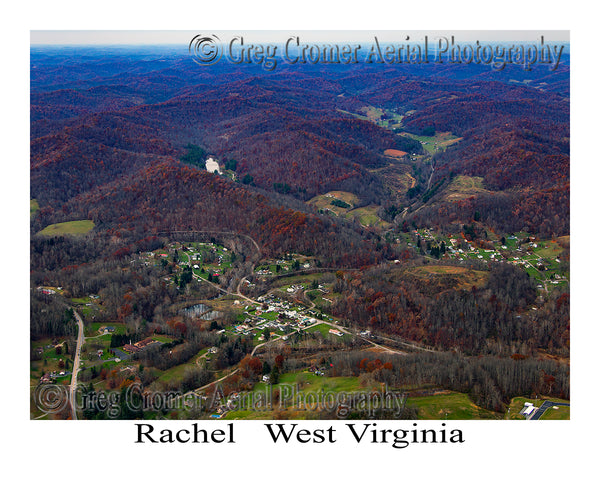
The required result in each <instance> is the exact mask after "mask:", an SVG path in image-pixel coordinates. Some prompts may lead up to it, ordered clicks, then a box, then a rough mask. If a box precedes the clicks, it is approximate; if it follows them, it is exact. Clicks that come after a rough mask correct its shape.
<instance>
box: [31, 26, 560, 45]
mask: <svg viewBox="0 0 600 480" xmlns="http://www.w3.org/2000/svg"><path fill="white" fill-rule="evenodd" d="M200 33H202V34H215V35H217V36H218V37H219V38H220V39H221V40H227V39H229V38H231V37H232V36H234V35H244V37H246V38H248V39H251V40H252V41H261V42H278V41H279V42H281V41H285V40H286V39H287V38H289V37H290V36H296V35H298V36H300V37H301V38H302V40H303V41H355V42H356V41H361V40H362V41H367V40H372V39H373V36H374V35H377V36H378V38H379V39H380V40H381V41H384V42H385V41H389V42H399V41H405V40H406V36H407V35H408V36H409V37H410V40H412V41H417V42H419V41H421V40H422V39H423V38H424V37H425V35H427V36H428V37H429V38H434V37H436V36H445V37H450V36H451V35H454V36H455V38H456V41H463V42H467V41H468V42H475V41H476V40H480V41H482V42H502V41H512V42H514V41H539V39H540V36H541V35H543V36H544V38H545V40H546V41H548V42H568V41H569V32H568V31H565V30H549V31H548V30H547V31H543V30H539V31H538V30H518V31H517V30H483V31H479V30H445V31H444V30H435V31H425V30H396V31H391V30H354V31H343V30H328V31H316V30H273V31H260V30H254V31H253V30H245V31H244V30H238V31H236V30H229V31H223V30H210V31H192V30H159V31H156V30H32V31H31V32H30V40H31V44H32V45H93V44H96V45H109V44H119V45H127V44H130V45H159V44H183V45H187V44H188V43H189V41H190V40H191V39H192V38H193V37H194V36H195V35H197V34H200Z"/></svg>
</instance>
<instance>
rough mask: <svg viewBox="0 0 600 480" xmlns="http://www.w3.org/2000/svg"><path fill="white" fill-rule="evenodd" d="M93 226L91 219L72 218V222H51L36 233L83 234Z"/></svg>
mask: <svg viewBox="0 0 600 480" xmlns="http://www.w3.org/2000/svg"><path fill="white" fill-rule="evenodd" d="M94 226H95V225H94V222H92V221H91V220H74V221H72V222H62V223H53V224H52V225H48V226H47V227H46V228H44V229H43V230H42V231H40V232H38V233H39V234H40V235H45V236H48V237H51V236H60V235H83V234H85V233H88V232H89V231H90V230H91V229H92V228H94Z"/></svg>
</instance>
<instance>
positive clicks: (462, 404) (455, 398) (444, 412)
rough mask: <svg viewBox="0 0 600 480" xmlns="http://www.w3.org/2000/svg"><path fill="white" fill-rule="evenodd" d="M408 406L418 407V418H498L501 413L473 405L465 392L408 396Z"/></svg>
mask: <svg viewBox="0 0 600 480" xmlns="http://www.w3.org/2000/svg"><path fill="white" fill-rule="evenodd" d="M406 405H407V406H408V407H416V408H417V409H418V418H419V419H420V420H446V419H447V420H477V419H499V418H502V417H501V414H498V413H496V412H492V411H489V410H485V409H484V408H481V407H478V406H477V405H475V404H474V403H473V402H472V401H471V399H470V398H469V396H468V395H467V394H466V393H444V394H440V395H428V396H425V397H409V398H408V399H407V401H406Z"/></svg>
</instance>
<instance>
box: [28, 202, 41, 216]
mask: <svg viewBox="0 0 600 480" xmlns="http://www.w3.org/2000/svg"><path fill="white" fill-rule="evenodd" d="M39 209H40V204H39V203H38V201H37V200H36V199H35V198H33V199H31V200H29V216H30V217H33V215H34V214H35V212H37V211H38V210H39Z"/></svg>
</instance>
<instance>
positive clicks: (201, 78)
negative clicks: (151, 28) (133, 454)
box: [29, 31, 570, 425]
mask: <svg viewBox="0 0 600 480" xmlns="http://www.w3.org/2000/svg"><path fill="white" fill-rule="evenodd" d="M59 33H60V32H53V35H58V34H59ZM88 33H89V34H90V35H92V34H93V32H88ZM345 33H346V34H345V35H342V34H339V35H337V36H335V37H329V36H328V35H327V32H299V33H294V32H250V31H248V32H233V31H219V32H215V33H214V34H213V33H210V32H209V33H206V34H198V33H194V32H183V34H182V35H181V34H180V35H179V38H182V39H183V41H181V43H177V42H162V43H161V42H160V39H159V40H157V42H156V43H154V44H152V43H137V44H131V45H128V44H126V42H123V44H122V45H117V46H114V45H110V46H109V45H103V44H102V42H101V41H100V42H90V43H86V42H85V39H84V40H82V42H81V43H80V44H76V45H60V44H57V42H55V41H53V39H52V35H50V34H49V33H48V32H32V33H31V46H30V219H29V222H30V241H29V246H30V293H29V297H30V418H31V419H32V420H33V419H35V420H57V419H61V420H67V419H71V420H119V419H129V420H170V419H173V420H211V421H215V422H217V423H218V422H219V421H230V420H231V421H233V420H246V419H247V420H272V419H278V420H353V419H356V420H365V419H387V420H410V421H417V420H443V421H446V420H448V421H450V420H472V419H479V420H481V419H488V420H515V421H521V420H567V419H569V418H570V267H569V265H570V49H569V33H568V32H561V31H557V32H549V33H544V32H542V33H539V32H524V33H522V38H521V37H519V38H517V37H515V38H510V37H508V36H506V35H505V36H504V38H501V39H500V40H498V39H495V38H496V37H490V36H489V35H488V34H489V32H460V31H458V32H454V33H448V34H446V33H443V34H438V35H434V34H427V33H426V32H425V33H422V32H414V33H410V32H409V34H408V35H402V36H400V35H395V34H394V32H382V33H380V34H377V35H376V34H373V33H369V34H365V32H362V33H361V35H358V36H357V35H355V36H353V35H352V32H345ZM98 35H100V33H98ZM88 36H89V35H88ZM489 38H492V39H491V40H490V39H489ZM498 38H500V37H498ZM48 39H50V40H48ZM534 53H535V56H534V55H533V54H534ZM223 425H225V423H223Z"/></svg>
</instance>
